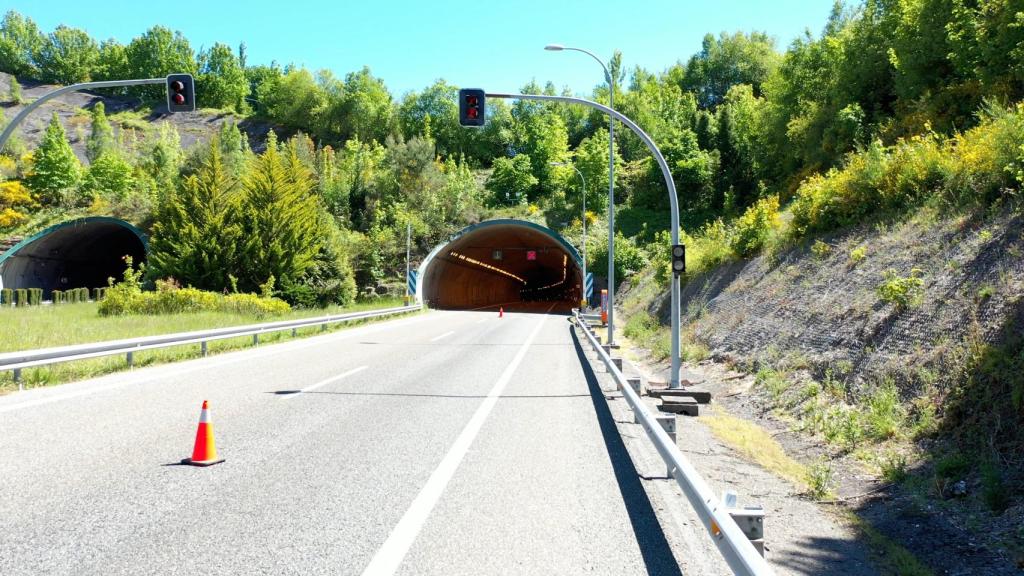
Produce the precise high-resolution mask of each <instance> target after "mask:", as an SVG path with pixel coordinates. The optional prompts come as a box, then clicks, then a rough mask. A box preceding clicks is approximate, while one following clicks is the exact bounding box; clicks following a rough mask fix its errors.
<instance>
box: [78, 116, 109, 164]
mask: <svg viewBox="0 0 1024 576" xmlns="http://www.w3.org/2000/svg"><path fill="white" fill-rule="evenodd" d="M114 144H115V141H114V130H113V129H112V128H111V127H110V122H109V121H108V120H107V114H106V109H105V107H104V106H103V102H97V103H96V105H95V106H93V108H92V133H90V134H89V141H88V142H86V144H85V157H86V158H88V159H89V162H95V161H96V160H97V159H98V158H99V157H100V156H101V155H103V153H104V152H111V151H113V150H114V148H115V145H114Z"/></svg>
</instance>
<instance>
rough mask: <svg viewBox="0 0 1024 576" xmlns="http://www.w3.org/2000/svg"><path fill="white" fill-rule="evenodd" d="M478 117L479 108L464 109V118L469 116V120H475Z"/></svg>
mask: <svg viewBox="0 0 1024 576" xmlns="http://www.w3.org/2000/svg"><path fill="white" fill-rule="evenodd" d="M479 117H480V110H477V109H476V108H470V109H469V110H466V118H469V119H471V120H476V119H477V118H479Z"/></svg>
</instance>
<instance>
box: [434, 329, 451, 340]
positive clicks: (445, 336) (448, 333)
mask: <svg viewBox="0 0 1024 576" xmlns="http://www.w3.org/2000/svg"><path fill="white" fill-rule="evenodd" d="M452 334H455V330H449V331H448V332H445V333H444V334H441V335H440V336H434V337H433V338H431V339H430V341H431V342H437V341H438V340H440V339H442V338H447V337H449V336H451V335H452Z"/></svg>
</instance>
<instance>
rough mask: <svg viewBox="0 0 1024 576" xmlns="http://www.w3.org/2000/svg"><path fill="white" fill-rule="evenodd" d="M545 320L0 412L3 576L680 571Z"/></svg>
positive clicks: (258, 351) (401, 338)
mask: <svg viewBox="0 0 1024 576" xmlns="http://www.w3.org/2000/svg"><path fill="white" fill-rule="evenodd" d="M549 306H550V305H548V304H534V305H532V306H529V307H524V308H522V309H519V310H515V311H511V310H506V313H505V317H504V318H501V319H499V318H498V317H497V314H495V313H494V311H490V310H484V311H459V312H438V311H435V312H430V313H427V314H423V315H417V316H413V317H408V318H403V319H399V320H394V321H390V322H384V323H380V324H373V325H367V326H363V327H358V328H353V329H351V330H346V331H342V332H337V333H332V334H328V335H325V336H318V337H314V338H310V339H305V340H297V341H291V342H288V343H284V344H278V345H273V346H261V347H259V348H255V349H250V350H245V351H241V352H235V353H231V354H224V355H219V356H215V357H210V358H206V359H202V360H195V361H189V362H183V363H178V364H173V365H165V366H159V367H153V368H146V369H141V370H136V371H134V372H130V373H121V374H115V375H110V376H106V377H103V378H98V379H95V380H91V381H87V382H80V383H74V384H69V385H64V386H58V387H53V388H47V389H36V390H29V391H27V392H24V393H19V394H12V395H9V396H5V397H0V574H3V575H5V576H7V575H18V574H383V575H390V574H403V575H405V574H580V573H587V574H675V573H679V569H678V564H677V560H676V558H675V557H674V555H673V550H672V547H671V546H670V545H669V543H668V539H666V536H665V534H664V533H663V531H662V528H661V526H660V525H659V523H658V520H657V517H656V515H655V513H654V510H653V507H652V504H651V501H650V500H649V499H648V496H647V494H646V493H645V491H644V488H643V486H642V484H641V482H640V479H639V475H638V474H637V471H636V469H635V468H634V467H633V464H632V462H631V460H630V456H629V454H628V452H627V451H626V449H625V448H624V445H623V441H622V439H621V438H620V437H619V432H618V431H617V430H616V426H615V422H614V421H613V418H612V416H611V414H610V412H609V410H608V407H607V405H606V403H605V399H604V398H603V397H602V392H601V390H600V388H599V386H598V384H597V382H596V378H595V376H594V374H593V373H592V372H591V371H590V370H589V369H587V368H585V367H583V366H582V365H581V362H580V358H581V355H582V351H581V349H580V348H579V346H578V344H577V343H576V341H575V340H574V337H573V335H572V332H571V330H570V328H569V322H567V321H566V316H565V315H563V314H560V313H559V311H558V310H557V309H556V310H551V311H550V313H547V311H548V309H549ZM203 400H209V401H210V407H211V412H212V420H213V425H214V430H215V433H216V440H217V448H218V452H219V455H220V456H221V457H223V458H226V459H227V461H226V462H225V463H223V464H219V465H216V466H213V467H210V468H195V467H191V466H182V465H178V462H179V461H180V460H181V459H182V458H185V457H187V456H189V455H190V451H191V448H192V442H193V438H194V435H195V430H196V424H197V421H198V416H199V407H200V405H201V403H202V401H203Z"/></svg>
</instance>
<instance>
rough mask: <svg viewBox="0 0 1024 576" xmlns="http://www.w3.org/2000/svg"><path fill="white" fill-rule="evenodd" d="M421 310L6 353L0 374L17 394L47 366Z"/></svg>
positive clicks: (355, 314) (404, 309)
mask: <svg viewBox="0 0 1024 576" xmlns="http://www.w3.org/2000/svg"><path fill="white" fill-rule="evenodd" d="M422 308H423V306H422V305H420V304H416V305H413V306H398V307H394V308H383V309H380V310H367V311H365V312H350V313H348V314H334V315H330V316H319V317H316V318H301V319H298V320H282V321H279V322H265V323H263V324H246V325H244V326H232V327H229V328H217V329H214V330H199V331H194V332H178V333H175V334H163V335H160V336H143V337H141V338H128V339H124V340H108V341H106V342H96V343H92V344H75V345H72V346H59V347H56V348H40V349H38V350H25V351H22V352H7V353H3V354H0V370H11V371H13V372H14V381H15V382H17V383H18V390H21V389H22V383H21V371H22V369H24V368H34V367H37V366H46V365H49V364H59V363H62V362H71V361H74V360H87V359H90V358H101V357H103V356H115V355H118V354H125V355H126V357H127V361H128V366H131V365H132V363H133V358H132V355H133V354H134V353H135V352H141V351H143V350H153V349H156V348H169V347H171V346H183V345H186V344H199V345H200V346H201V350H202V354H203V356H206V354H207V347H206V346H207V343H208V342H211V341H214V340H224V339H226V338H237V337H239V336H252V337H253V344H259V336H260V334H269V333H272V332H280V331H282V330H292V335H293V336H294V335H295V331H296V330H298V329H299V328H307V327H309V326H318V325H319V326H320V327H321V330H326V329H327V325H328V324H336V323H339V322H351V321H353V320H363V319H366V318H379V317H382V316H393V315H395V314H405V313H407V312H415V311H417V310H420V309H422Z"/></svg>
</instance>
